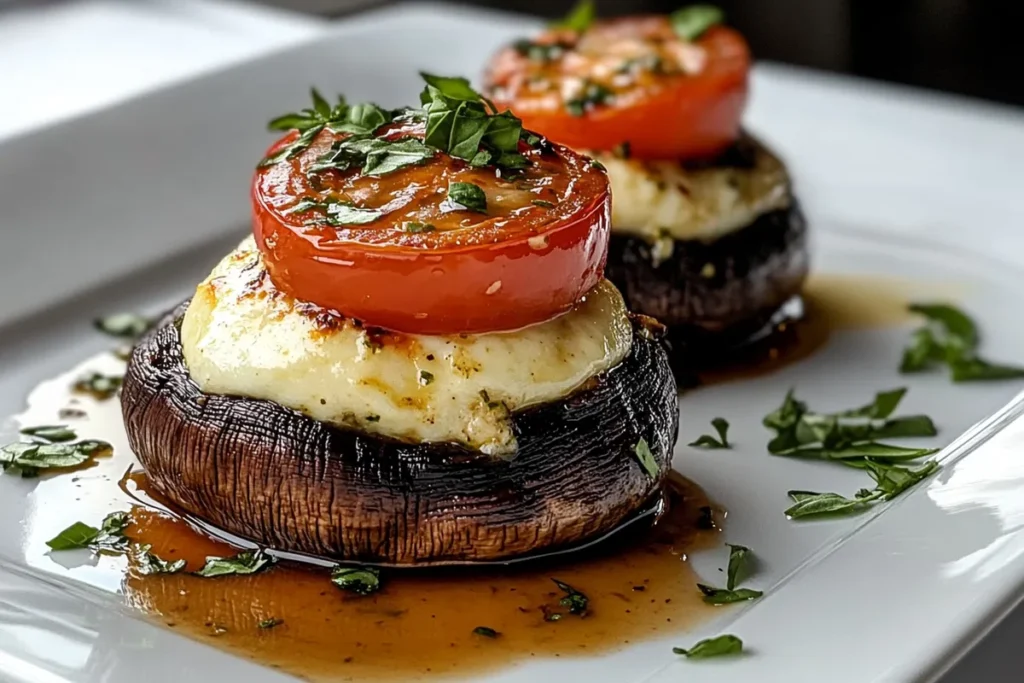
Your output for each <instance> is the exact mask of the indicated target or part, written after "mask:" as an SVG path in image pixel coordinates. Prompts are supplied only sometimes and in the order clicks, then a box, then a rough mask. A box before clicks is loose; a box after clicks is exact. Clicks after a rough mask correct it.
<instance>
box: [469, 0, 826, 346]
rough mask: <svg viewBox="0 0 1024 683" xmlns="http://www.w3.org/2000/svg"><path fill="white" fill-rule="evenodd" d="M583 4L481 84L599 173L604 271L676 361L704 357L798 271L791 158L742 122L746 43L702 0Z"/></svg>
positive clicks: (746, 333) (800, 274) (747, 334)
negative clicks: (660, 329) (606, 182)
mask: <svg viewBox="0 0 1024 683" xmlns="http://www.w3.org/2000/svg"><path fill="white" fill-rule="evenodd" d="M581 7H582V8H583V11H581V12H576V13H574V15H572V16H570V17H569V18H568V20H567V21H566V22H565V23H563V24H562V25H559V26H558V27H555V28H551V29H548V30H547V31H545V32H544V33H541V34H540V35H538V36H536V37H534V38H532V39H529V40H521V41H518V42H516V43H514V44H512V45H510V46H508V47H506V48H504V49H503V50H501V51H500V52H499V53H498V54H496V55H495V57H494V59H493V60H492V62H491V64H490V65H489V67H488V69H487V74H486V81H487V92H488V94H489V95H490V97H491V98H492V99H493V100H494V101H495V103H496V104H497V105H498V106H508V107H511V109H512V110H513V111H514V112H515V113H516V115H518V116H520V117H521V118H522V119H523V121H524V122H525V125H526V126H527V127H529V128H531V129H534V130H537V131H539V132H540V133H542V134H544V135H546V136H548V137H549V138H550V139H552V140H555V141H557V142H560V143H563V144H566V145H568V146H570V147H572V148H574V149H577V150H581V151H584V152H585V153H587V154H589V155H591V156H593V157H594V158H595V159H596V160H597V161H598V162H599V163H601V164H603V165H604V166H605V167H607V170H608V175H609V177H610V179H611V187H612V197H613V203H612V237H611V246H610V250H609V257H608V266H607V271H606V275H607V277H608V278H609V279H610V280H611V281H612V282H614V283H615V284H616V285H617V286H618V287H619V289H620V290H621V291H622V293H623V295H624V296H625V298H626V303H627V305H628V306H629V307H630V309H631V310H634V311H636V312H639V313H643V314H646V315H650V316H654V317H656V318H658V319H659V320H660V321H661V322H663V323H664V324H665V325H667V326H668V328H669V330H670V339H671V340H672V344H673V348H674V349H675V352H676V353H678V354H683V353H684V352H685V357H679V358H676V360H677V361H680V360H681V361H683V362H682V363H678V362H677V365H682V366H685V365H687V364H689V365H693V364H699V363H700V362H701V359H702V358H703V359H708V358H710V357H711V356H720V354H721V352H722V350H723V348H725V347H729V346H735V345H740V344H742V343H744V342H745V341H746V340H747V339H749V338H751V337H752V336H753V335H756V334H758V333H759V332H761V331H762V330H763V329H764V328H765V327H766V325H768V324H769V323H770V322H771V321H772V320H773V318H774V317H775V316H776V315H777V312H778V311H779V310H780V308H782V307H783V305H784V304H785V303H787V302H788V301H790V300H791V299H793V298H794V297H795V296H797V295H798V294H799V292H800V289H801V287H802V284H803V281H804V279H805V277H806V275H807V271H808V246H807V227H806V224H805V221H804V218H803V215H802V214H801V212H800V209H799V207H798V205H797V202H796V200H795V198H794V196H793V192H792V186H791V182H790V177H789V174H788V173H787V170H786V167H785V165H784V164H783V163H782V162H781V161H780V160H779V158H778V157H777V156H776V155H775V154H774V153H773V152H772V151H771V150H770V149H768V148H767V147H766V146H765V145H764V144H763V143H761V142H760V141H759V140H757V139H756V138H754V137H753V136H751V135H750V134H748V133H746V132H745V131H743V130H742V128H741V125H740V119H741V115H742V112H743V109H744V107H745V103H746V98H747V80H748V73H749V70H750V53H749V50H748V48H747V45H746V42H745V41H744V39H743V38H742V36H740V35H739V34H738V33H737V32H735V31H733V30H732V29H729V28H727V27H725V26H722V25H721V19H722V17H721V13H720V12H718V11H717V10H715V9H714V8H712V7H708V6H695V7H690V8H685V9H682V10H679V11H678V12H676V13H674V14H672V15H670V16H640V17H627V18H621V19H613V20H608V21H594V20H593V17H592V12H590V13H588V12H587V11H586V7H587V5H586V4H583V5H581Z"/></svg>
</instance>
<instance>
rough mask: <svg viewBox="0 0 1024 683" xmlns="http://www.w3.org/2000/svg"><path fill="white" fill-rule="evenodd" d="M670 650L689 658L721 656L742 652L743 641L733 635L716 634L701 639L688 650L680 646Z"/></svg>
mask: <svg viewBox="0 0 1024 683" xmlns="http://www.w3.org/2000/svg"><path fill="white" fill-rule="evenodd" d="M672 652H674V653H675V654H677V655H683V656H685V657H687V658H689V659H706V658H708V657H722V656H725V655H738V654H740V653H741V652H743V641H742V640H740V639H739V638H737V637H736V636H734V635H724V636H717V637H715V638H708V639H706V640H702V641H700V642H698V643H696V644H695V645H693V647H691V648H690V649H689V650H684V649H683V648H681V647H674V648H672Z"/></svg>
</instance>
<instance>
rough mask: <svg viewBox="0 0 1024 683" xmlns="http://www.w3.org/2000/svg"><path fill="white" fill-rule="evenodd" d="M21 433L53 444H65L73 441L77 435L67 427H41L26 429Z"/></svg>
mask: <svg viewBox="0 0 1024 683" xmlns="http://www.w3.org/2000/svg"><path fill="white" fill-rule="evenodd" d="M21 433H22V434H24V435H26V436H34V437H36V438H37V439H43V440H45V441H49V442H51V443H63V442H64V441H73V440H74V439H75V437H76V434H75V433H74V432H73V431H72V430H71V429H69V428H68V426H67V425H40V426H38V427H25V428H23V429H22V430H21Z"/></svg>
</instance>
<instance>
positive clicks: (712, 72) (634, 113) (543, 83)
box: [487, 16, 750, 159]
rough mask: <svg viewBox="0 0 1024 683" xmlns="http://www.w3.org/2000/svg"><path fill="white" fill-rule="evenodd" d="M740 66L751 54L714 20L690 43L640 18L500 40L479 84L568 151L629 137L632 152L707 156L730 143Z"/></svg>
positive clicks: (611, 145) (736, 122) (656, 21)
mask: <svg viewBox="0 0 1024 683" xmlns="http://www.w3.org/2000/svg"><path fill="white" fill-rule="evenodd" d="M749 71H750V51H749V48H748V47H747V44H746V41H745V40H744V39H743V37H742V36H741V35H740V34H739V33H737V32H736V31H734V30H732V29H729V28H726V27H722V26H718V27H713V28H711V29H709V30H708V31H706V32H705V33H704V34H703V35H702V36H701V37H700V38H698V39H697V40H696V41H695V42H693V43H689V42H685V41H682V40H680V39H679V38H678V37H677V36H676V35H675V32H674V31H673V30H672V26H671V24H670V23H669V20H668V18H667V17H663V16H645V17H630V18H623V19H616V20H611V21H603V22H597V23H596V24H595V25H594V26H593V27H591V28H590V29H588V30H587V31H585V32H584V33H582V34H576V33H574V32H571V31H564V30H551V31H548V32H545V33H543V34H541V35H540V36H538V37H537V38H536V39H534V40H533V41H529V42H527V43H521V44H517V46H510V47H507V48H505V49H503V50H502V51H500V52H499V53H498V54H497V55H495V57H494V59H493V60H492V62H491V64H490V67H489V69H488V72H487V84H488V91H489V93H490V96H491V98H492V99H493V100H494V101H495V103H496V104H497V105H498V106H499V107H508V108H510V109H511V110H512V111H513V112H514V113H515V114H516V115H517V116H519V117H520V118H521V119H522V120H523V125H524V126H526V127H527V128H530V129H531V130H536V131H538V132H540V133H541V134H543V135H547V136H548V137H550V138H551V139H552V140H556V141H558V142H560V143H562V144H565V145H569V146H570V147H573V148H575V149H584V150H593V151H609V150H613V149H615V148H617V147H618V146H620V145H622V144H623V143H624V142H628V143H629V148H630V152H631V154H632V155H633V156H635V157H637V158H642V159H686V158H701V157H710V156H714V155H715V154H718V153H720V152H721V151H722V150H723V149H725V148H726V147H728V146H729V145H730V144H732V143H733V142H734V141H735V140H736V138H737V136H738V135H739V128H740V117H741V115H742V113H743V109H744V106H745V104H746V99H747V90H748V75H749ZM588 88H590V90H589V91H588ZM588 92H590V93H591V94H594V93H597V94H598V95H599V97H591V98H590V99H591V101H589V102H587V104H586V106H585V109H584V110H583V111H580V109H579V107H577V109H576V110H575V111H573V106H572V103H573V101H574V98H575V99H578V98H579V97H580V96H581V93H582V96H583V97H584V98H585V97H586V94H587V93H588Z"/></svg>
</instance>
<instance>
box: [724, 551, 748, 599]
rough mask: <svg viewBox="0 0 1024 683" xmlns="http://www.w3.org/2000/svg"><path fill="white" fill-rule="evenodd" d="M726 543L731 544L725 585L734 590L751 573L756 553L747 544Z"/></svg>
mask: <svg viewBox="0 0 1024 683" xmlns="http://www.w3.org/2000/svg"><path fill="white" fill-rule="evenodd" d="M726 545H727V546H729V568H728V569H727V570H726V577H727V579H726V584H725V587H726V588H728V589H729V590H732V589H734V588H736V586H737V585H739V583H740V582H741V581H742V580H743V579H745V578H747V576H748V575H749V574H750V571H751V567H752V565H753V563H754V553H753V552H752V551H751V550H750V548H747V547H746V546H742V545H734V544H732V543H726Z"/></svg>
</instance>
